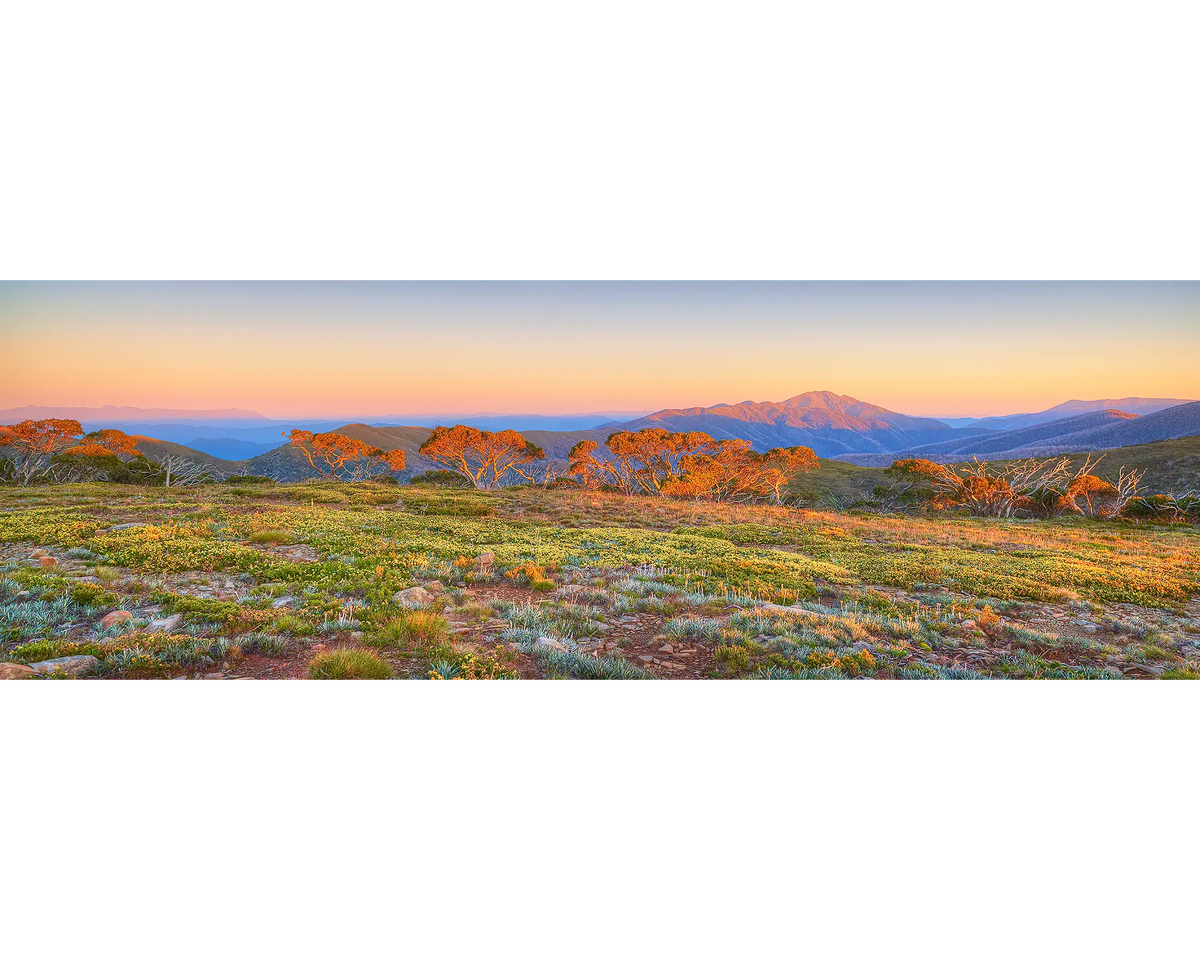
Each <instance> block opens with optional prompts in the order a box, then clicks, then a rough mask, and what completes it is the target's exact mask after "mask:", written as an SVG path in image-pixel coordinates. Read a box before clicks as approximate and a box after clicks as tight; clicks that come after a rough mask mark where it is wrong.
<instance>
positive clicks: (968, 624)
mask: <svg viewBox="0 0 1200 960" xmlns="http://www.w3.org/2000/svg"><path fill="white" fill-rule="evenodd" d="M930 469H932V468H930ZM977 626H979V624H977V623H976V622H975V621H974V620H964V621H963V622H962V628H963V629H964V630H974V629H975V628H976V627H977Z"/></svg>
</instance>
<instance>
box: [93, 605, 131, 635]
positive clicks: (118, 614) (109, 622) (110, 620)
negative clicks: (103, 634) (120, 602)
mask: <svg viewBox="0 0 1200 960" xmlns="http://www.w3.org/2000/svg"><path fill="white" fill-rule="evenodd" d="M132 619H133V614H132V613H130V612H129V611H128V610H114V611H113V612H112V613H106V614H105V615H104V616H103V617H101V618H100V626H101V627H102V628H103V629H105V630H107V629H109V628H110V627H115V626H116V625H117V624H119V623H128V622H129V621H130V620H132Z"/></svg>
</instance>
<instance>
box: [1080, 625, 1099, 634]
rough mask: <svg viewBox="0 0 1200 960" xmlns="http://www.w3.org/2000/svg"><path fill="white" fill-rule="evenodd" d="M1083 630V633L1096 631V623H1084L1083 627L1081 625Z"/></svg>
mask: <svg viewBox="0 0 1200 960" xmlns="http://www.w3.org/2000/svg"><path fill="white" fill-rule="evenodd" d="M1083 632H1084V633H1095V632H1096V625H1095V624H1094V623H1087V624H1084V627H1083Z"/></svg>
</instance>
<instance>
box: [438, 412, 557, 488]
mask: <svg viewBox="0 0 1200 960" xmlns="http://www.w3.org/2000/svg"><path fill="white" fill-rule="evenodd" d="M421 456H423V457H425V458H426V459H428V460H432V461H433V462H434V463H436V464H438V466H441V467H444V468H445V469H447V470H453V471H454V472H455V473H458V474H460V475H461V476H464V477H466V478H467V479H468V480H469V481H471V485H472V486H473V487H475V488H476V489H478V490H495V489H496V488H497V487H499V486H500V485H501V482H502V481H503V480H504V477H505V476H506V475H507V474H508V473H509V472H510V471H511V472H513V473H515V474H516V475H518V476H520V477H522V478H524V479H525V480H532V477H531V476H530V475H529V474H528V473H527V472H526V471H524V470H522V469H521V468H522V467H524V466H526V465H528V464H531V463H534V462H535V461H537V460H545V459H546V453H545V451H544V450H542V448H541V447H538V446H536V445H534V444H532V443H530V442H529V441H528V440H526V439H525V438H524V437H523V436H521V434H519V433H517V431H516V430H500V431H497V432H495V433H493V432H491V431H490V430H478V429H476V428H475V427H468V426H464V425H463V424H461V423H460V424H458V425H456V426H453V427H434V429H433V432H432V433H430V434H429V436H428V437H427V438H426V440H425V442H424V443H423V444H421Z"/></svg>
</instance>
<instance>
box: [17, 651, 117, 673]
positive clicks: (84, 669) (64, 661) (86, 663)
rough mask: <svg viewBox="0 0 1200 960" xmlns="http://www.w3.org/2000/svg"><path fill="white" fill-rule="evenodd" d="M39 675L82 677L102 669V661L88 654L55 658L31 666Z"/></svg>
mask: <svg viewBox="0 0 1200 960" xmlns="http://www.w3.org/2000/svg"><path fill="white" fill-rule="evenodd" d="M29 666H30V667H31V668H32V669H33V670H35V671H37V672H38V673H65V674H66V675H67V676H68V677H82V676H83V675H84V674H87V673H92V672H93V671H95V670H99V669H100V661H99V660H97V659H96V658H95V657H91V656H88V655H87V654H80V655H79V656H75V657H55V658H54V659H53V660H39V661H38V662H37V663H31V664H30V665H29Z"/></svg>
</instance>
